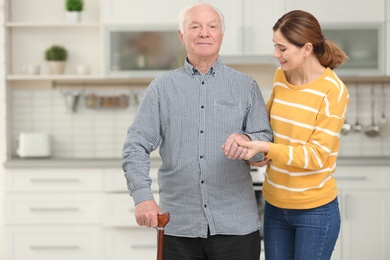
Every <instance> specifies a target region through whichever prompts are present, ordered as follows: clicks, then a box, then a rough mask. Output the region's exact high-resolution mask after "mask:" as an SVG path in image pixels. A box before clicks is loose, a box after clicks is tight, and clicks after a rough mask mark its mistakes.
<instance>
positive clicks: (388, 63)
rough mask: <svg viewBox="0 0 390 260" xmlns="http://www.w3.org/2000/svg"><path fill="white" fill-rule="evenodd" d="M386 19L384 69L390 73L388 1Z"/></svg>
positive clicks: (389, 13) (389, 5)
mask: <svg viewBox="0 0 390 260" xmlns="http://www.w3.org/2000/svg"><path fill="white" fill-rule="evenodd" d="M388 9H389V10H388V16H389V17H388V20H387V22H386V24H385V28H386V32H385V36H386V39H385V43H387V44H385V64H386V65H385V69H386V75H390V44H389V43H390V1H389V4H388Z"/></svg>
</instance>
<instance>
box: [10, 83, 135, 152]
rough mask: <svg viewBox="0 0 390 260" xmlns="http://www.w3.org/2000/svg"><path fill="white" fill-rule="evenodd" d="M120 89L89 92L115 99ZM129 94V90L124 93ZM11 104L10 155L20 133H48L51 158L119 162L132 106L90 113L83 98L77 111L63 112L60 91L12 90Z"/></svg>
mask: <svg viewBox="0 0 390 260" xmlns="http://www.w3.org/2000/svg"><path fill="white" fill-rule="evenodd" d="M123 91H124V90H123V89H116V88H111V89H101V88H100V89H95V90H94V89H91V88H88V92H95V93H97V94H99V95H118V94H121V93H123ZM125 91H127V92H129V91H128V90H125ZM11 99H12V100H11V102H9V103H10V111H11V117H12V120H11V121H10V123H11V124H12V126H11V128H12V154H13V155H15V153H16V149H17V146H18V140H17V139H18V135H19V133H21V132H44V133H49V134H50V136H51V140H52V157H54V158H120V157H121V151H122V146H123V141H124V138H125V135H126V131H127V128H128V127H129V125H130V123H131V122H132V120H133V118H134V113H135V111H136V109H137V108H136V107H135V104H134V103H132V105H131V106H129V107H128V108H125V109H110V108H107V109H89V108H86V106H85V102H84V98H83V97H82V98H81V99H80V102H79V106H78V109H77V111H76V112H75V113H71V112H69V111H68V110H67V109H66V105H65V99H64V97H63V94H62V90H61V89H57V88H54V89H53V88H38V89H37V88H34V89H29V88H23V87H18V88H15V89H13V91H12V96H11Z"/></svg>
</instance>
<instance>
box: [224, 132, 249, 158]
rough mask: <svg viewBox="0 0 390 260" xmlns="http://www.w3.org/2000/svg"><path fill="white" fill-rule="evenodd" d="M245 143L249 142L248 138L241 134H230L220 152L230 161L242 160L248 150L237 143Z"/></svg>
mask: <svg viewBox="0 0 390 260" xmlns="http://www.w3.org/2000/svg"><path fill="white" fill-rule="evenodd" d="M245 141H249V138H248V136H246V135H243V134H231V135H230V136H229V137H228V138H227V139H226V142H225V144H224V145H223V146H222V150H223V151H224V153H225V155H226V156H227V157H228V158H229V159H230V160H236V159H244V157H245V156H246V155H247V153H248V149H247V148H245V147H244V146H240V145H238V142H245Z"/></svg>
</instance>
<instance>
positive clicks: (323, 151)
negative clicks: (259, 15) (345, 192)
mask: <svg viewBox="0 0 390 260" xmlns="http://www.w3.org/2000/svg"><path fill="white" fill-rule="evenodd" d="M348 103H349V94H348V90H347V88H346V87H345V85H344V83H343V82H342V81H341V80H340V79H339V78H338V77H337V75H336V74H335V73H334V71H333V70H331V69H329V68H328V69H326V71H325V72H324V73H323V74H322V75H321V76H320V77H319V78H317V79H316V80H314V81H312V82H310V83H308V84H305V85H301V86H294V85H291V84H289V83H288V82H287V80H286V77H285V74H284V71H283V70H282V69H280V68H279V69H277V71H276V72H275V77H274V86H273V91H272V94H271V98H270V100H269V101H268V103H267V109H268V113H269V117H270V122H271V127H272V129H273V131H274V142H273V143H271V144H270V150H269V152H268V154H267V158H269V159H271V160H272V161H271V163H270V164H269V165H268V168H267V174H266V178H265V182H264V185H263V194H264V198H265V200H266V201H267V202H269V203H270V204H272V205H274V206H277V207H280V208H289V209H308V208H315V207H318V206H321V205H324V204H326V203H328V202H330V201H332V200H334V199H335V198H336V196H337V187H336V180H335V179H334V178H333V177H332V174H333V173H334V172H335V170H336V159H337V155H338V150H339V143H340V131H341V128H342V126H343V123H344V120H345V117H346V112H347V107H348Z"/></svg>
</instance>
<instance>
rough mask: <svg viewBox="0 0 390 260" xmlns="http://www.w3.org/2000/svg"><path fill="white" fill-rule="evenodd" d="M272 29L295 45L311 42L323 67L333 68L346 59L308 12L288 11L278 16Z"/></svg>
mask: <svg viewBox="0 0 390 260" xmlns="http://www.w3.org/2000/svg"><path fill="white" fill-rule="evenodd" d="M272 29H273V30H274V32H276V31H278V30H279V31H280V32H281V33H282V34H283V36H284V37H286V39H287V40H288V41H289V42H290V43H291V44H294V45H295V46H298V47H303V46H304V45H305V44H306V43H308V42H310V43H311V44H313V51H314V54H315V55H316V56H317V57H318V60H319V61H320V63H321V65H323V66H325V67H329V68H331V69H335V68H337V67H338V66H340V65H341V64H343V63H344V61H345V60H346V59H348V56H347V55H346V54H345V52H344V51H343V50H341V49H340V48H339V47H338V46H337V45H336V44H335V43H334V42H332V41H331V40H329V39H326V38H325V36H324V35H323V34H322V30H321V26H320V24H319V22H318V20H317V19H316V18H315V17H314V16H313V15H312V14H310V13H308V12H305V11H302V10H294V11H291V12H288V13H286V14H284V15H283V16H282V17H281V18H279V20H278V21H277V22H276V23H275V25H274V27H273V28H272Z"/></svg>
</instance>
